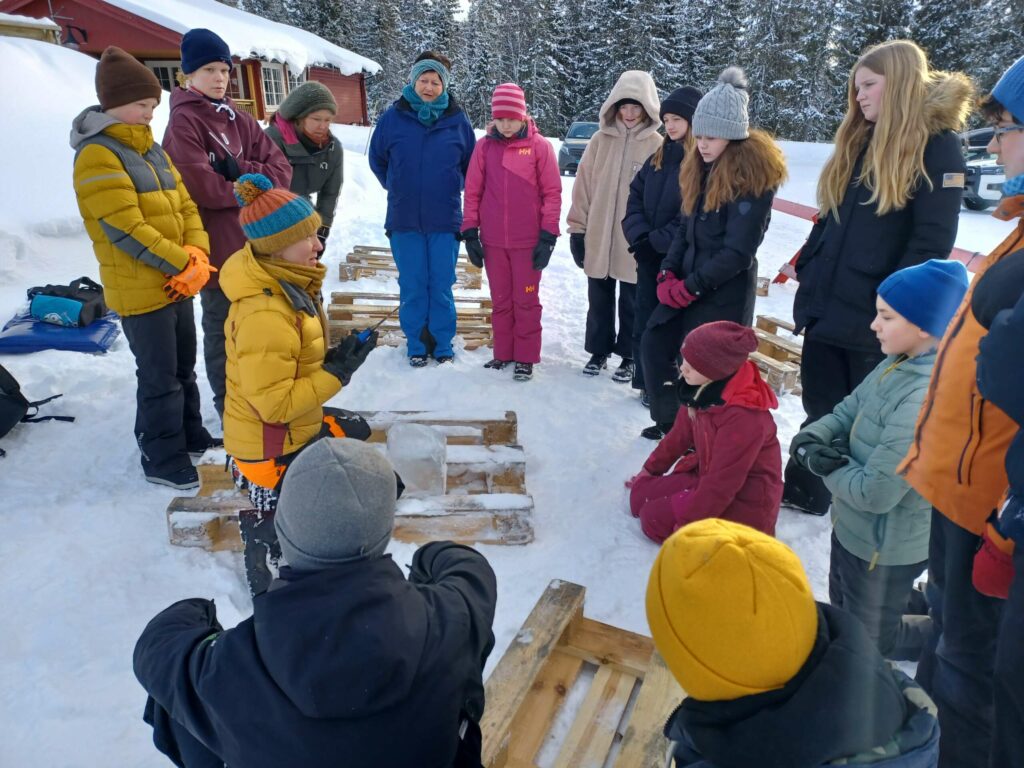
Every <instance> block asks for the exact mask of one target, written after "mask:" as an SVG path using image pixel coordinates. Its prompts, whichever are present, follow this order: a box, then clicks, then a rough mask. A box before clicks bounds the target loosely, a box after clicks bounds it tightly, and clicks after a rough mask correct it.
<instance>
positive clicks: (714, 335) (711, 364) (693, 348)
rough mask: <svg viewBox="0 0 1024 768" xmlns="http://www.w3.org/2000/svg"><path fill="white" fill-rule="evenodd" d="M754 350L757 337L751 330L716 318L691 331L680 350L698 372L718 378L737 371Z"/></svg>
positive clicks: (714, 378)
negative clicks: (715, 320)
mask: <svg viewBox="0 0 1024 768" xmlns="http://www.w3.org/2000/svg"><path fill="white" fill-rule="evenodd" d="M756 349H757V336H756V335H755V334H754V331H753V330H752V329H750V328H748V327H747V326H745V325H740V324H739V323H733V322H730V321H729V320H718V321H717V322H713V323H705V324H704V325H701V326H698V327H697V328H695V329H694V330H692V331H690V332H689V333H688V334H687V335H686V339H685V340H684V341H683V347H682V349H681V350H680V352H682V353H683V359H684V360H685V361H686V362H688V363H689V364H690V367H691V368H693V369H694V370H695V371H697V373H699V374H701V375H702V376H707V377H708V378H709V379H711V380H712V381H720V380H722V379H727V378H729V377H730V376H732V375H733V374H734V373H736V371H738V370H739V369H740V366H742V365H743V363H744V361H745V360H746V359H747V356H748V355H749V354H750V353H751V352H754V351H755V350H756Z"/></svg>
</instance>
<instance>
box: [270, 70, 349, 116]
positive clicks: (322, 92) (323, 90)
mask: <svg viewBox="0 0 1024 768" xmlns="http://www.w3.org/2000/svg"><path fill="white" fill-rule="evenodd" d="M319 109H326V110H328V111H329V112H330V113H331V114H333V115H336V114H338V103H337V102H336V101H335V100H334V94H333V93H331V91H330V89H329V88H328V87H327V86H326V85H324V84H323V83H318V82H317V81H316V80H309V81H307V82H305V83H303V84H302V85H300V86H298V87H296V88H293V89H292V92H291V93H289V94H288V96H287V97H286V98H285V100H284V101H282V102H281V106H280V107H278V108H277V111H278V113H279V114H280V115H281V117H283V118H284V119H285V120H301V119H302V118H304V117H305V116H306V115H308V114H310V113H312V112H316V111H317V110H319Z"/></svg>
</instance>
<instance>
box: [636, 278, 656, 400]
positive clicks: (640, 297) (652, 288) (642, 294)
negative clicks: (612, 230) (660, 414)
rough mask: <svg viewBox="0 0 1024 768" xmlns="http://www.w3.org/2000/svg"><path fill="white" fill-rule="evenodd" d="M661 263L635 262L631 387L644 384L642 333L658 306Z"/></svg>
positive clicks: (640, 387)
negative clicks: (633, 358) (633, 360)
mask: <svg viewBox="0 0 1024 768" xmlns="http://www.w3.org/2000/svg"><path fill="white" fill-rule="evenodd" d="M660 269H661V263H660V262H658V261H657V260H655V259H646V258H641V259H637V262H636V306H635V309H634V313H633V355H634V357H635V358H636V359H635V365H634V366H633V389H646V387H645V386H644V365H643V357H644V356H643V352H642V349H643V335H644V329H645V328H646V327H647V321H648V320H650V319H651V312H653V311H654V308H655V307H656V306H658V272H659V271H660Z"/></svg>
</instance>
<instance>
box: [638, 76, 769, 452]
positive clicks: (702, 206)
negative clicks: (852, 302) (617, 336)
mask: <svg viewBox="0 0 1024 768" xmlns="http://www.w3.org/2000/svg"><path fill="white" fill-rule="evenodd" d="M748 100H749V96H748V93H747V78H746V75H744V74H743V70H741V69H740V68H739V67H729V68H728V69H726V70H725V71H724V72H722V74H721V75H720V76H719V81H718V85H716V86H715V87H714V88H712V89H711V90H710V91H708V92H707V93H706V94H705V95H704V96H703V97H702V98H701V100H700V101H699V102H698V104H697V108H696V110H694V113H693V133H694V137H695V139H696V143H697V151H696V152H690V153H687V155H686V158H685V159H684V160H683V164H682V167H681V169H680V171H679V189H680V193H681V196H682V221H681V223H680V225H679V229H678V230H677V231H676V235H675V237H674V238H673V240H672V245H671V246H670V247H669V250H668V253H667V254H666V256H665V258H664V259H663V260H662V262H661V270H660V272H659V274H658V277H657V289H656V293H657V297H658V305H657V306H656V307H655V308H654V310H653V311H652V312H651V316H650V318H649V320H648V321H647V328H646V329H645V331H644V334H643V337H642V338H641V342H640V347H641V356H642V363H643V372H644V382H645V385H646V387H647V391H648V398H649V400H650V412H651V418H652V420H653V421H654V424H653V425H652V426H649V427H647V428H646V429H644V430H643V431H642V432H641V435H642V436H643V437H646V438H648V439H652V440H660V439H661V438H662V437H663V436H664V435H665V433H667V432H668V430H669V429H671V427H672V424H673V422H674V421H675V417H676V413H677V412H678V410H679V398H678V397H677V392H676V387H677V384H678V370H677V367H676V355H677V353H678V351H679V347H680V345H681V344H682V341H683V339H684V338H685V337H686V335H687V334H688V333H689V332H690V331H692V330H694V329H695V328H697V327H699V326H701V325H703V324H705V323H710V322H715V321H720V320H730V321H732V322H734V323H739V324H741V325H750V324H751V322H752V321H753V319H754V287H755V283H756V280H757V249H758V247H759V246H760V244H761V240H762V239H763V238H764V233H765V231H766V230H767V228H768V221H769V219H770V217H771V209H772V200H773V199H774V197H775V192H776V191H777V190H778V188H779V187H780V186H781V185H782V182H783V181H785V179H786V161H785V158H784V157H783V154H782V150H781V149H780V148H779V146H778V144H776V143H775V141H774V140H773V139H772V138H771V136H769V135H768V134H766V133H764V132H763V131H759V130H756V129H752V128H750V125H749V119H748V116H747V102H748Z"/></svg>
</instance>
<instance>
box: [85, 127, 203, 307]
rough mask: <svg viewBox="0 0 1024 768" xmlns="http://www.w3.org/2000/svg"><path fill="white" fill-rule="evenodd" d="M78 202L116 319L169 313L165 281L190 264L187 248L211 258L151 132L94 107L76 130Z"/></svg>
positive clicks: (171, 168)
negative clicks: (191, 246)
mask: <svg viewBox="0 0 1024 768" xmlns="http://www.w3.org/2000/svg"><path fill="white" fill-rule="evenodd" d="M71 146H72V147H73V148H74V149H75V150H76V151H77V154H76V157H75V170H74V179H75V194H76V196H77V197H78V210H79V211H80V212H81V214H82V218H83V219H84V220H85V229H86V231H87V232H88V233H89V237H90V238H91V239H92V243H93V250H94V251H95V253H96V259H97V260H98V261H99V263H100V282H101V283H103V296H104V299H105V300H106V302H107V305H108V306H109V307H110V308H111V309H113V310H114V311H115V312H117V313H118V314H119V315H122V316H128V315H140V314H143V313H145V312H152V311H154V310H157V309H160V308H161V307H164V306H166V305H167V304H168V303H169V301H168V299H167V297H166V295H165V294H164V290H163V287H164V284H165V283H166V282H167V276H169V275H173V274H177V273H178V272H180V271H181V270H182V269H184V267H185V265H186V264H188V254H187V253H185V251H184V249H183V247H182V246H185V245H194V246H196V247H197V248H201V249H202V250H204V251H206V252H207V253H209V252H210V241H209V238H208V237H207V235H206V232H205V231H204V230H203V222H202V220H201V219H200V218H199V210H198V209H197V208H196V205H195V203H193V202H192V198H191V197H189V194H188V191H187V190H186V189H185V185H184V184H183V183H182V181H181V176H180V175H179V174H178V171H177V169H176V168H175V167H174V165H173V163H171V161H170V158H168V157H167V154H166V153H165V152H164V151H163V149H161V147H160V145H159V144H157V143H155V142H154V141H153V132H152V131H151V130H150V128H149V126H148V125H127V124H126V123H121V122H118V121H117V120H115V119H114V118H112V117H110V116H109V115H107V114H105V113H104V112H101V111H100V110H99V108H98V107H90V108H89V109H87V110H85V111H84V112H82V114H80V115H79V116H78V117H77V118H75V121H74V124H73V126H72V130H71Z"/></svg>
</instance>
